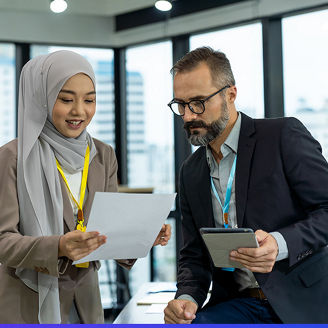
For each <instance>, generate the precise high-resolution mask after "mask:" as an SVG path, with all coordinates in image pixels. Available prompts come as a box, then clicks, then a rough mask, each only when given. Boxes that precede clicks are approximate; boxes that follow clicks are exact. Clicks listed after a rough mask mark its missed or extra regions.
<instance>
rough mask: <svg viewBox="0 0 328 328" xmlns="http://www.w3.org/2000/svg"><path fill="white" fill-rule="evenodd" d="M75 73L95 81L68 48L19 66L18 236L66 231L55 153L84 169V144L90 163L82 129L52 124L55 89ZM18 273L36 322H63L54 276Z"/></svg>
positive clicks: (87, 139) (72, 168)
mask: <svg viewBox="0 0 328 328" xmlns="http://www.w3.org/2000/svg"><path fill="white" fill-rule="evenodd" d="M78 73H84V74H86V75H88V76H89V77H90V78H91V80H92V81H93V84H94V86H95V85H96V83H95V76H94V72H93V69H92V67H91V65H90V64H89V63H88V61H87V60H86V59H84V58H83V57H82V56H80V55H78V54H76V53H74V52H72V51H66V50H62V51H57V52H54V53H51V54H49V55H43V56H39V57H36V58H34V59H32V60H30V61H29V62H28V63H27V64H26V65H25V66H24V67H23V70H22V73H21V77H20V85H19V101H18V158H17V192H18V200H19V211H20V223H19V225H20V232H21V234H22V235H25V236H35V237H38V236H51V235H62V234H63V233H64V223H63V198H62V192H61V185H60V180H59V176H58V172H57V167H56V161H55V157H56V158H57V159H58V161H59V162H60V164H61V165H62V167H64V168H65V169H66V170H67V171H69V172H71V173H74V172H78V171H81V170H82V169H83V163H84V155H85V151H86V147H87V145H88V144H89V147H90V162H91V160H92V159H93V157H94V156H95V154H96V148H95V145H94V143H93V140H92V138H91V137H90V135H89V134H88V133H87V131H86V130H84V131H83V132H82V134H81V135H80V136H79V137H77V138H67V137H64V136H63V135H61V134H60V133H59V132H58V131H57V130H56V128H55V127H54V125H53V124H52V119H51V118H52V109H53V107H54V104H55V102H56V99H57V96H58V93H59V91H60V90H61V88H62V87H63V85H64V84H65V82H66V81H67V80H68V79H69V78H70V77H72V76H73V75H75V74H78ZM46 256H47V254H45V257H46ZM16 275H17V276H18V277H19V278H20V279H21V280H22V281H23V282H24V283H25V284H26V285H27V286H28V287H30V288H32V289H33V290H35V291H36V292H38V294H39V315H38V318H39V322H40V323H61V316H60V303H59V291H58V278H56V277H53V276H50V275H47V274H44V273H40V272H36V271H34V270H30V269H16Z"/></svg>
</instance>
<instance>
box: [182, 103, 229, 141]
mask: <svg viewBox="0 0 328 328" xmlns="http://www.w3.org/2000/svg"><path fill="white" fill-rule="evenodd" d="M228 121H229V111H228V107H227V105H226V103H223V104H222V114H221V117H220V118H219V119H217V120H216V121H214V122H212V123H211V124H209V125H207V126H206V127H205V129H206V130H207V132H206V133H205V134H204V135H200V134H198V133H197V134H195V133H194V134H191V133H190V130H189V129H188V130H187V134H188V140H189V142H190V143H191V144H192V145H194V146H207V145H208V144H209V143H210V142H211V141H212V140H214V139H215V138H217V137H219V136H220V135H221V134H222V133H223V131H224V130H225V128H226V127H227V124H228Z"/></svg>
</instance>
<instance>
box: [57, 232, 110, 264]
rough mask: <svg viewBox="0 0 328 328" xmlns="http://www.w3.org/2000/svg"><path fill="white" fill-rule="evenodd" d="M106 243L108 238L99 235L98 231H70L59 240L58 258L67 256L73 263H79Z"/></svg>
mask: <svg viewBox="0 0 328 328" xmlns="http://www.w3.org/2000/svg"><path fill="white" fill-rule="evenodd" d="M105 242H106V236H104V235H99V232H98V231H90V232H82V231H79V230H74V231H70V232H67V233H65V235H63V236H61V237H60V239H59V246H58V257H61V256H66V257H68V258H69V259H71V260H72V261H77V260H80V259H81V258H83V257H85V256H87V255H89V254H90V253H91V252H93V251H94V250H96V249H97V248H98V247H99V246H101V245H103V244H105Z"/></svg>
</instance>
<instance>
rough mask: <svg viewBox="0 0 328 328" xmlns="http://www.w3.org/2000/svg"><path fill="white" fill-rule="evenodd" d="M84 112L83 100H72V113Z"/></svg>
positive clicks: (79, 113) (77, 114)
mask: <svg viewBox="0 0 328 328" xmlns="http://www.w3.org/2000/svg"><path fill="white" fill-rule="evenodd" d="M83 113H84V101H83V100H78V101H76V102H74V106H73V108H72V114H74V115H76V116H79V115H81V114H83Z"/></svg>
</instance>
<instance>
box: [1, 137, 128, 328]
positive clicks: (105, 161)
mask: <svg viewBox="0 0 328 328" xmlns="http://www.w3.org/2000/svg"><path fill="white" fill-rule="evenodd" d="M94 142H95V145H96V148H97V154H96V156H95V157H94V158H93V160H92V162H91V163H90V167H89V175H88V182H87V187H88V197H87V199H86V201H85V204H84V217H85V221H86V223H87V220H88V217H89V214H90V209H91V204H92V201H93V198H94V194H95V192H96V191H112V192H115V191H117V161H116V157H115V153H114V150H113V149H112V148H111V147H110V146H108V145H106V144H104V143H102V142H100V141H98V140H96V139H95V140H94ZM16 167H17V140H13V141H11V142H9V143H8V144H6V145H4V146H3V147H1V148H0V184H1V185H0V263H1V265H0V324H5V323H17V324H19V323H29V324H33V323H38V300H39V298H38V294H37V293H36V292H35V291H33V290H31V289H30V288H28V287H27V286H26V285H25V284H24V283H23V282H22V281H21V280H20V279H19V278H18V277H17V276H16V275H15V269H16V268H27V269H32V270H36V271H39V272H43V273H46V274H50V275H52V276H55V277H58V279H59V297H60V308H61V309H60V310H61V318H62V323H66V322H67V320H68V315H69V311H70V308H71V306H72V302H73V300H74V301H75V304H76V308H77V311H78V314H79V316H80V318H81V320H82V322H83V323H89V324H91V323H103V322H104V316H103V309H102V305H101V300H100V291H99V286H98V273H97V270H98V269H99V267H100V264H99V262H91V264H90V266H89V268H88V269H85V268H76V267H75V266H72V261H70V260H68V259H67V258H61V259H58V243H59V238H60V236H49V237H31V236H23V235H21V234H20V232H19V207H18V198H17V188H16V177H17V174H16ZM60 179H61V180H60V181H61V188H62V194H63V205H64V217H63V219H64V231H65V232H68V231H72V230H74V229H75V224H74V219H73V218H74V216H73V210H72V206H71V204H70V200H69V198H68V194H67V192H66V187H65V184H64V182H63V180H62V178H61V176H60ZM120 262H121V263H120V264H122V265H123V266H125V267H127V268H130V267H131V266H132V265H133V263H134V261H130V262H127V261H120Z"/></svg>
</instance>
